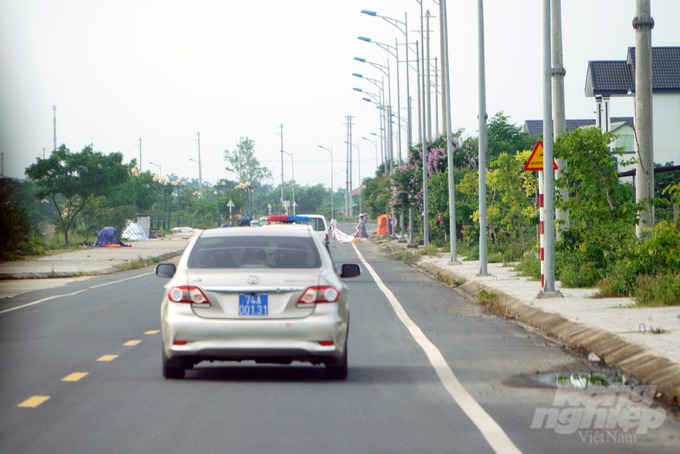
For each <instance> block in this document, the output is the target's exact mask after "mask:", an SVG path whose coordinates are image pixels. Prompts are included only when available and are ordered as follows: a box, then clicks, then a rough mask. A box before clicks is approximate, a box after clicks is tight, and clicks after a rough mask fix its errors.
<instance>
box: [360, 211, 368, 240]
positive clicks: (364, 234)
mask: <svg viewBox="0 0 680 454" xmlns="http://www.w3.org/2000/svg"><path fill="white" fill-rule="evenodd" d="M367 222H368V214H367V213H364V215H363V216H362V219H361V224H360V225H361V238H368V232H367V231H366V223H367Z"/></svg>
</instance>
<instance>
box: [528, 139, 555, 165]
mask: <svg viewBox="0 0 680 454" xmlns="http://www.w3.org/2000/svg"><path fill="white" fill-rule="evenodd" d="M524 170H543V141H541V140H539V141H538V142H537V143H536V146H535V147H534V151H533V152H532V153H531V156H529V160H528V161H527V163H526V164H524ZM553 170H557V164H556V163H555V161H553Z"/></svg>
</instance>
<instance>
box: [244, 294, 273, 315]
mask: <svg viewBox="0 0 680 454" xmlns="http://www.w3.org/2000/svg"><path fill="white" fill-rule="evenodd" d="M268 313H269V301H268V295H267V294H263V293H260V294H257V293H256V294H247V295H243V294H241V295H239V296H238V315H267V314H268Z"/></svg>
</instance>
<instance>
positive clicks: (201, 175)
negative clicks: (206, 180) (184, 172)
mask: <svg viewBox="0 0 680 454" xmlns="http://www.w3.org/2000/svg"><path fill="white" fill-rule="evenodd" d="M196 136H197V137H198V139H197V140H196V143H198V185H199V198H201V199H202V198H203V171H202V170H201V133H200V132H199V133H196Z"/></svg>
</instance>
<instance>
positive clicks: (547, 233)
mask: <svg viewBox="0 0 680 454" xmlns="http://www.w3.org/2000/svg"><path fill="white" fill-rule="evenodd" d="M550 2H551V0H543V194H544V195H543V213H544V214H543V226H544V227H543V232H544V238H545V242H544V261H543V264H544V276H545V281H544V283H543V290H542V292H541V293H542V296H543V297H555V296H560V293H559V292H557V290H556V288H555V203H554V192H555V171H554V170H553V121H552V65H551V33H550V28H551V27H550Z"/></svg>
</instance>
